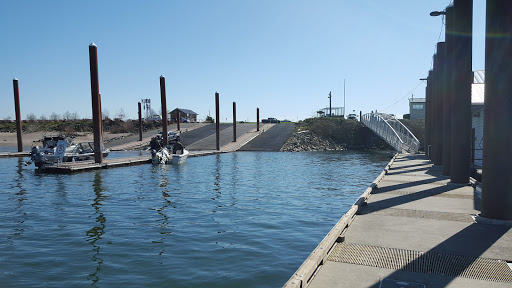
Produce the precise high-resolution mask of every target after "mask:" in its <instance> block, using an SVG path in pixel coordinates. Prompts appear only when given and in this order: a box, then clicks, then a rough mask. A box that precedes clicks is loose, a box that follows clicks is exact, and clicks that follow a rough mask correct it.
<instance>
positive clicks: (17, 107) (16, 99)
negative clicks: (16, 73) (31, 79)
mask: <svg viewBox="0 0 512 288" xmlns="http://www.w3.org/2000/svg"><path fill="white" fill-rule="evenodd" d="M12 86H13V90H14V113H15V114H16V139H17V142H18V152H23V141H22V139H21V113H20V90H19V86H18V79H16V78H14V79H12Z"/></svg>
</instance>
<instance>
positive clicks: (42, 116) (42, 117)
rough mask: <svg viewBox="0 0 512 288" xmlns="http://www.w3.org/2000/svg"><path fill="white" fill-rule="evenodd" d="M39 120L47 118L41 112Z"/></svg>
mask: <svg viewBox="0 0 512 288" xmlns="http://www.w3.org/2000/svg"><path fill="white" fill-rule="evenodd" d="M39 120H41V121H46V120H47V118H46V116H45V115H44V114H41V117H39Z"/></svg>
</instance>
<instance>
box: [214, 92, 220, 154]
mask: <svg viewBox="0 0 512 288" xmlns="http://www.w3.org/2000/svg"><path fill="white" fill-rule="evenodd" d="M215 118H216V119H215V148H216V150H220V138H219V137H220V122H219V121H220V111H219V93H217V92H215Z"/></svg>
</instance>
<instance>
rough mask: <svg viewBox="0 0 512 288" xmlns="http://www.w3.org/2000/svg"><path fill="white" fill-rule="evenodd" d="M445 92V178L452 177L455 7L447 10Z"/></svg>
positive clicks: (443, 170) (443, 171) (443, 169)
mask: <svg viewBox="0 0 512 288" xmlns="http://www.w3.org/2000/svg"><path fill="white" fill-rule="evenodd" d="M445 30H446V31H445V37H444V38H445V43H446V45H445V46H446V48H445V51H446V53H445V63H444V72H445V90H444V107H443V168H442V173H443V175H444V176H450V164H451V140H452V138H451V137H452V136H451V135H452V87H453V85H452V71H453V7H452V6H449V7H447V8H446V29H445Z"/></svg>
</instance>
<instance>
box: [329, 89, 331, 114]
mask: <svg viewBox="0 0 512 288" xmlns="http://www.w3.org/2000/svg"><path fill="white" fill-rule="evenodd" d="M331 98H332V96H331V91H329V117H332V107H331Z"/></svg>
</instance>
